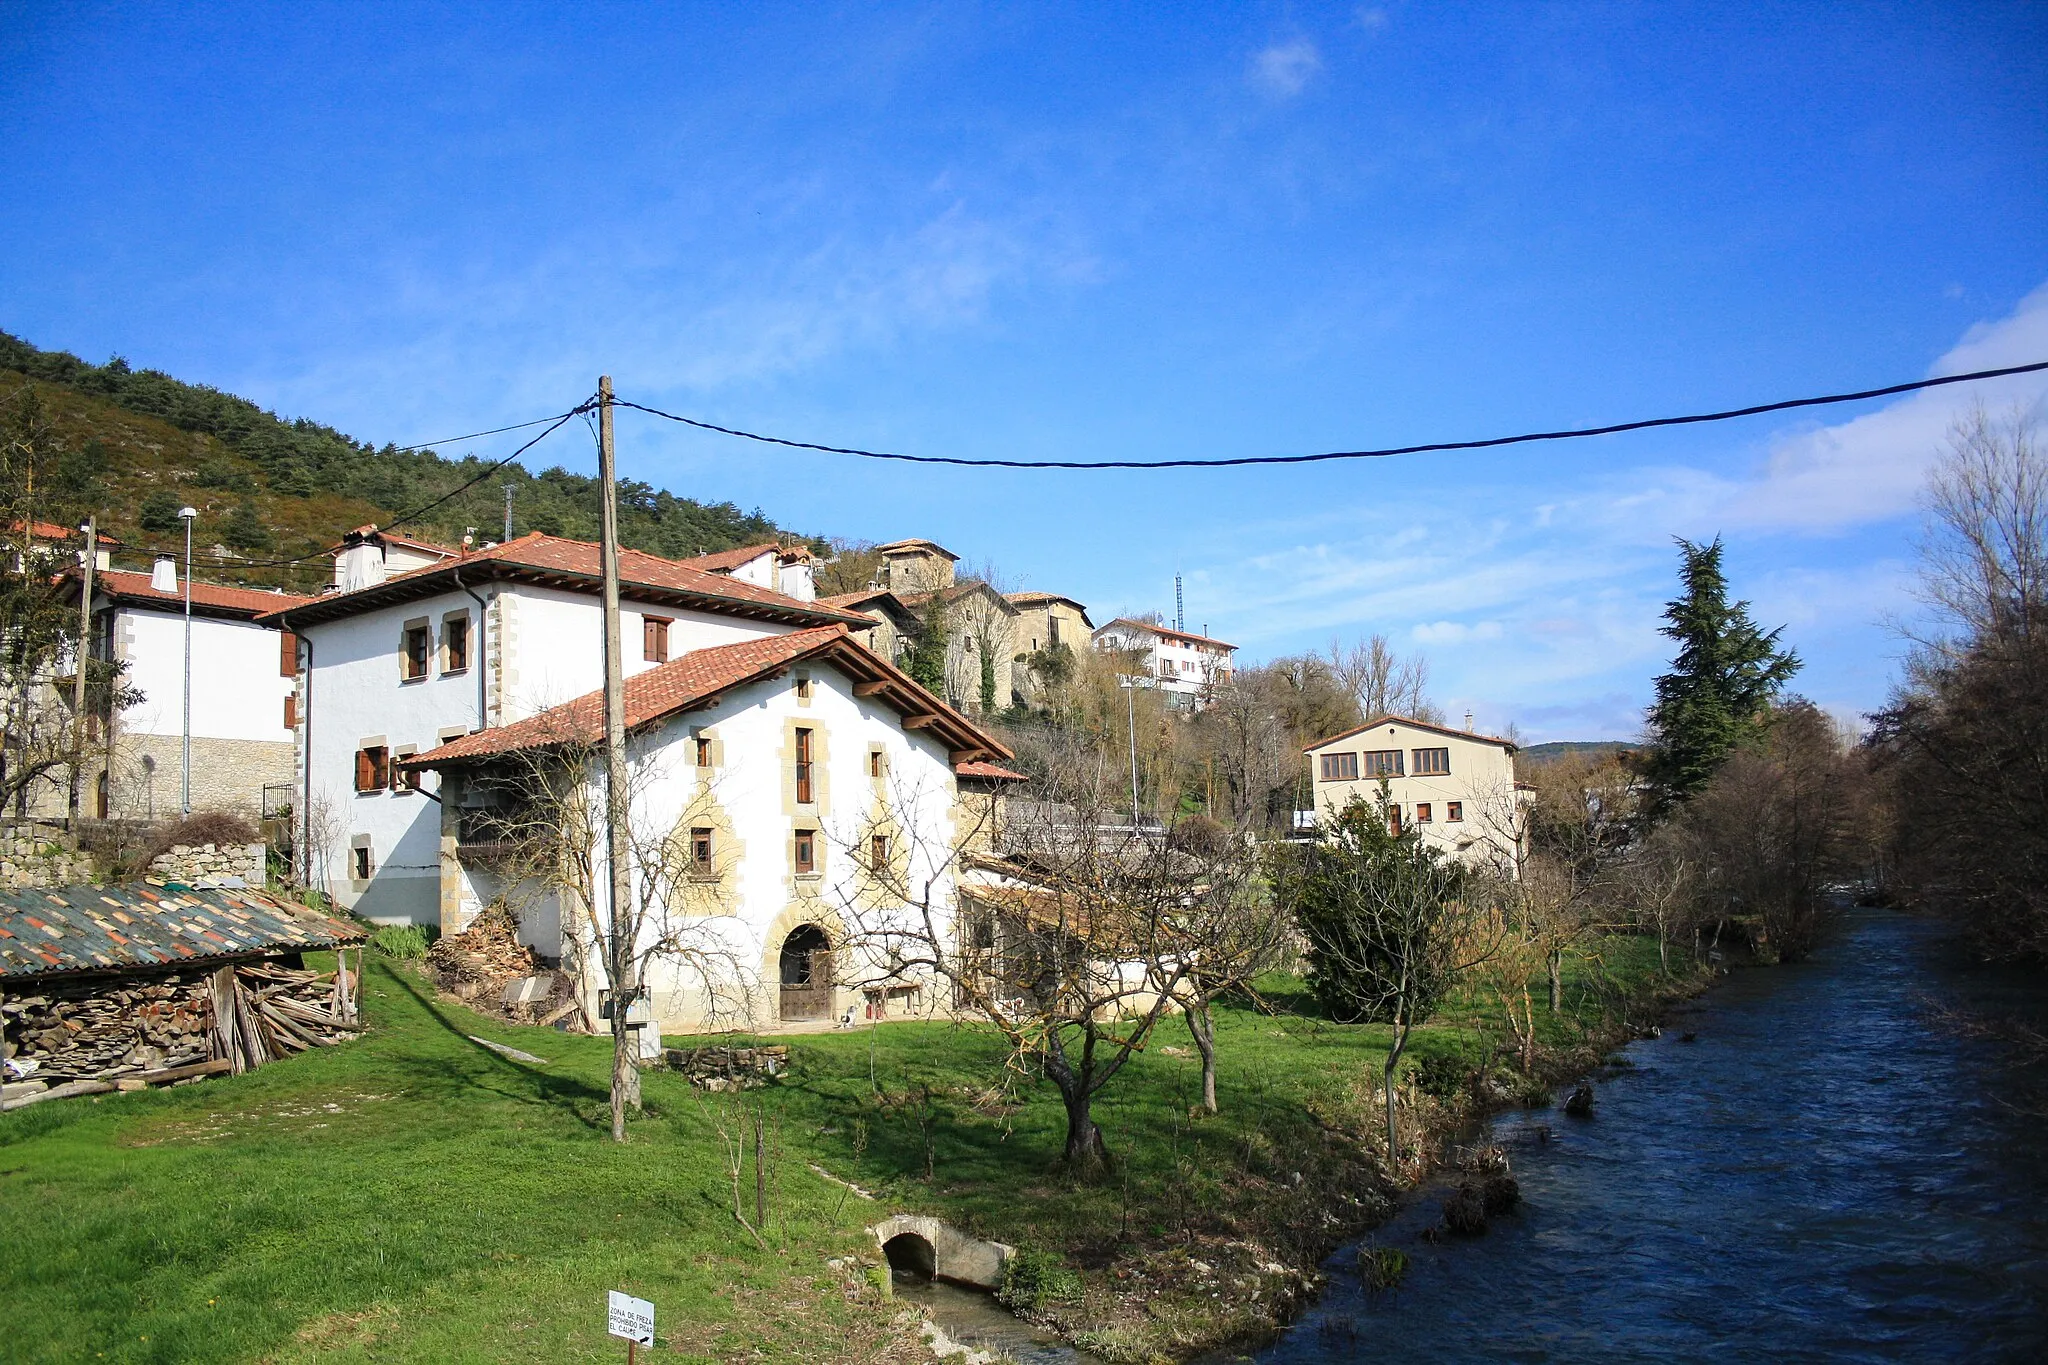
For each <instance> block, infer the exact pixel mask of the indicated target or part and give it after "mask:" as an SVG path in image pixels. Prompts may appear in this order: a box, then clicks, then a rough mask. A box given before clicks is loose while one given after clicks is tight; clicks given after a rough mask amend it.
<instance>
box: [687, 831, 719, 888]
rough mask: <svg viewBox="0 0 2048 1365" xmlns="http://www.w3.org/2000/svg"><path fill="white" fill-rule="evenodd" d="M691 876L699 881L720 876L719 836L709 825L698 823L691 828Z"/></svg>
mask: <svg viewBox="0 0 2048 1365" xmlns="http://www.w3.org/2000/svg"><path fill="white" fill-rule="evenodd" d="M690 876H691V877H693V878H695V879H696V880H698V881H714V880H716V879H717V877H718V836H717V833H716V832H715V831H714V830H713V829H712V828H711V827H710V826H709V825H697V826H694V827H692V828H691V830H690Z"/></svg>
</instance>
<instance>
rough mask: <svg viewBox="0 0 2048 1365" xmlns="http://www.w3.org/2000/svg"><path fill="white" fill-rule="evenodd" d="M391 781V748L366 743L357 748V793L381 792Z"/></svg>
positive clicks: (364, 794) (370, 793)
mask: <svg viewBox="0 0 2048 1365" xmlns="http://www.w3.org/2000/svg"><path fill="white" fill-rule="evenodd" d="M390 782H391V748H390V746H389V745H385V744H365V745H362V746H361V747H360V748H358V749H357V750H356V795H358V796H370V795H373V794H375V793H377V792H381V791H383V790H384V789H385V787H386V786H388V785H389V784H390Z"/></svg>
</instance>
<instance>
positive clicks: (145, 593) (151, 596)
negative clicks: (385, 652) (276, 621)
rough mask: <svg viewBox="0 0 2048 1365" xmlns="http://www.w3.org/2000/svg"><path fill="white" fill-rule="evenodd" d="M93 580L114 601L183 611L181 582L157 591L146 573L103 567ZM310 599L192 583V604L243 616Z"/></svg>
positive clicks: (183, 599)
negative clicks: (177, 585) (171, 590)
mask: <svg viewBox="0 0 2048 1365" xmlns="http://www.w3.org/2000/svg"><path fill="white" fill-rule="evenodd" d="M93 582H94V584H95V585H97V586H98V587H99V588H100V589H101V590H102V591H103V592H105V593H106V594H107V596H109V597H111V598H113V599H115V600H116V601H128V602H148V603H151V604H153V605H161V606H165V607H175V608H177V609H179V610H183V609H184V606H185V589H184V586H183V585H182V584H180V585H179V588H178V590H177V591H176V592H160V591H158V590H157V589H155V588H153V587H151V586H150V583H149V575H148V574H146V573H130V572H128V571H127V570H125V569H105V570H102V571H101V572H99V573H97V574H95V575H94V576H93ZM312 600H313V599H312V598H310V597H295V596H293V595H292V594H291V593H288V592H271V591H270V590H269V589H267V588H228V587H222V586H220V585H218V584H214V583H198V582H195V583H193V585H192V605H193V606H195V607H211V608H213V609H215V610H218V611H231V612H237V613H240V614H241V615H244V616H261V615H263V614H264V613H266V612H273V611H284V610H286V609H288V608H290V607H298V606H304V605H305V604H306V603H308V602H310V601H312Z"/></svg>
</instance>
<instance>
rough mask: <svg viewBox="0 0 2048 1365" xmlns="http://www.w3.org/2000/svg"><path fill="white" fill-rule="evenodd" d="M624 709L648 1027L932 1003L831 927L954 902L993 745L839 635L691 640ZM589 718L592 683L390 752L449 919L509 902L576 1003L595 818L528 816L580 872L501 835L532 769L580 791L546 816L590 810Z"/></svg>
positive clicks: (629, 687) (595, 788)
mask: <svg viewBox="0 0 2048 1365" xmlns="http://www.w3.org/2000/svg"><path fill="white" fill-rule="evenodd" d="M625 703H626V722H627V727H628V731H629V735H630V739H629V745H628V770H629V778H628V781H629V788H628V804H629V805H630V809H631V820H630V824H631V827H632V829H633V832H634V835H633V837H634V856H633V865H632V869H631V873H630V876H631V878H632V880H633V883H634V893H633V894H634V901H633V902H632V904H633V905H634V906H635V907H636V909H637V911H638V913H639V914H640V915H641V916H642V919H643V922H642V924H641V941H642V943H643V945H644V947H645V951H646V952H647V954H648V956H647V964H646V974H645V982H646V985H647V987H648V993H649V996H650V1003H651V1006H652V1013H653V1016H654V1020H655V1022H656V1024H657V1025H658V1026H659V1027H660V1028H661V1029H663V1030H667V1031H675V1030H697V1029H702V1028H705V1027H711V1026H724V1027H730V1026H734V1025H744V1026H746V1027H749V1028H761V1027H771V1026H774V1025H777V1024H788V1023H800V1022H805V1021H811V1020H821V1019H830V1018H838V1017H843V1016H844V1015H845V1014H846V1013H847V1012H848V1011H853V1012H855V1013H856V1014H857V1015H858V1016H859V1017H862V1018H875V1017H888V1016H900V1015H911V1014H929V1013H932V1012H934V1011H935V1010H937V1009H940V1008H942V1007H943V1005H944V1002H941V1001H939V1000H936V999H934V998H933V996H932V994H931V989H932V983H931V982H930V981H929V980H926V979H922V978H919V977H916V976H892V975H890V974H888V973H887V972H886V971H884V970H883V969H882V968H881V967H880V966H879V965H878V964H877V963H875V962H873V961H869V960H866V959H865V958H864V957H863V949H862V947H861V940H860V937H859V935H857V934H855V933H853V932H851V930H850V927H849V918H851V919H853V920H854V921H855V922H859V923H869V924H871V923H872V917H873V916H874V915H875V914H877V913H881V914H884V915H886V914H887V913H889V906H888V904H886V902H890V901H892V900H893V901H894V903H896V904H899V905H900V904H901V903H902V902H903V900H904V899H905V898H906V897H913V896H914V897H917V898H919V899H921V900H922V899H928V900H929V901H930V903H932V904H934V905H947V906H950V905H951V904H952V903H953V898H954V895H955V877H956V871H957V867H958V858H957V857H956V852H957V851H958V850H959V849H960V848H961V847H962V846H966V847H970V848H971V847H974V846H977V845H978V844H982V843H985V842H986V840H988V839H989V838H990V837H992V834H993V828H992V826H993V824H994V822H995V820H996V819H997V818H998V817H999V806H998V803H997V801H996V798H995V793H997V792H998V791H999V790H1000V788H1001V787H1002V786H1003V785H1004V784H1006V783H1008V782H1010V781H1014V780H1018V778H1017V775H1016V774H1014V773H1011V772H1009V771H1008V770H1006V769H1003V768H1002V767H1000V765H999V760H1001V759H1002V758H1005V757H1007V756H1008V753H1007V751H1006V750H1004V749H1003V748H1002V747H1001V746H1000V745H999V744H998V743H997V742H996V741H995V740H993V739H992V738H990V737H989V736H988V735H986V734H984V733H983V732H981V731H980V730H978V729H977V728H976V727H975V726H974V725H973V724H972V723H971V722H969V721H968V720H967V719H966V718H965V717H963V716H961V715H960V714H959V713H957V712H955V711H953V710H952V709H951V708H949V707H946V706H945V705H944V704H943V703H942V702H940V701H939V699H938V698H936V697H934V696H933V695H932V694H931V693H929V692H927V691H926V690H925V689H923V688H922V687H919V686H918V685H917V684H916V683H915V682H913V681H912V680H911V679H910V678H909V677H908V676H907V675H906V674H904V673H903V672H902V671H901V670H899V669H897V668H896V667H895V666H894V665H892V664H890V663H889V662H888V661H886V660H884V659H882V658H880V657H878V656H877V655H875V654H874V653H873V652H872V651H870V650H868V649H867V648H865V647H864V646H861V645H859V644H857V643H855V642H854V641H853V639H852V638H851V636H850V634H849V633H848V631H847V630H846V628H845V627H844V626H842V625H832V626H824V627H814V628H809V629H804V630H798V631H794V632H790V633H787V634H782V635H776V636H768V637H762V638H757V639H753V640H748V641H743V642H738V643H732V644H724V645H714V646H710V647H706V648H703V649H699V650H696V651H693V652H691V653H689V654H686V655H684V656H682V657H680V658H678V659H676V660H674V661H671V662H670V663H668V664H666V665H662V666H659V667H656V668H653V669H648V670H645V671H643V672H640V673H638V674H636V675H635V676H633V677H632V678H629V679H628V680H627V682H626V687H625ZM601 726H602V698H601V696H600V695H599V694H598V693H594V692H593V693H591V694H589V695H586V696H583V697H579V698H577V699H575V700H573V701H571V702H569V703H567V704H566V705H563V706H560V707H556V708H552V709H550V710H548V711H545V712H541V713H538V714H536V715H533V716H530V717H528V718H526V719H524V720H522V721H519V722H515V723H513V724H511V725H509V726H505V727H501V728H497V729H491V730H485V731H482V732H480V733H477V734H473V735H468V736H465V737H461V738H457V739H454V740H451V741H450V742H448V743H446V744H444V745H441V746H438V747H436V748H435V749H433V750H431V751H429V752H427V753H425V754H422V755H419V756H417V757H415V758H413V759H410V760H408V761H406V762H405V764H404V766H405V767H406V768H408V769H409V770H412V771H416V772H420V773H425V774H432V775H434V776H433V777H430V778H428V779H427V780H428V781H431V782H435V783H436V787H437V794H438V795H439V797H440V801H439V810H440V818H441V843H440V847H441V858H440V865H439V875H440V890H441V896H442V901H443V904H444V906H446V907H448V911H447V913H448V914H449V915H450V916H451V917H456V918H459V917H460V916H462V915H467V914H472V913H474V911H475V909H476V908H478V907H480V906H482V905H484V904H488V903H490V902H491V901H493V900H502V901H504V902H505V903H507V904H509V905H512V906H513V907H514V908H515V909H516V910H517V911H518V913H519V916H520V919H521V922H522V926H523V934H524V935H525V936H526V937H527V938H528V941H529V942H531V943H532V944H533V946H534V947H535V948H536V950H537V951H539V952H541V953H542V954H544V955H546V956H548V957H551V958H557V959H559V960H560V961H561V963H562V967H563V970H564V971H566V972H569V973H570V974H571V976H572V978H573V980H574V981H575V982H576V984H577V988H578V990H579V992H581V993H582V995H583V996H584V998H585V999H586V1000H593V1001H594V1000H595V999H596V998H597V995H598V993H599V992H600V991H601V990H603V989H604V986H605V980H604V977H603V974H602V971H601V970H600V962H599V959H598V956H597V953H596V945H597V943H598V942H599V937H598V935H599V933H600V930H601V928H602V927H603V920H604V914H605V911H604V909H603V906H604V903H605V900H606V896H607V894H608V892H607V891H606V890H601V889H599V888H608V887H609V884H610V882H609V871H608V865H607V862H606V856H607V855H606V849H605V846H604V841H603V837H602V831H601V828H600V826H599V822H598V821H596V820H595V819H590V818H582V819H578V818H575V817H571V818H569V819H567V820H557V819H555V818H553V817H543V818H542V819H541V820H540V822H539V823H540V824H544V825H546V826H547V827H549V828H550V829H553V828H556V827H560V828H561V829H562V831H563V835H562V837H563V838H564V839H565V840H567V841H569V842H571V843H572V844H574V845H575V849H574V850H573V856H572V857H571V858H570V860H569V861H570V863H571V864H572V865H574V866H578V867H587V868H588V869H590V874H589V878H588V880H587V882H582V883H576V882H574V879H568V880H567V881H565V880H564V879H561V878H557V879H554V880H553V881H551V882H550V881H544V880H541V879H536V878H535V877H533V876H532V875H531V869H532V867H533V863H532V862H530V861H524V862H523V861H521V860H520V859H519V858H518V857H517V856H514V852H513V851H512V850H511V849H510V848H509V845H510V844H516V843H517V842H518V836H517V834H516V832H517V831H519V830H522V829H529V828H533V827H535V826H534V823H533V817H532V815H531V813H530V812H529V813H528V814H527V815H525V816H522V815H521V813H520V811H519V807H520V806H521V805H522V803H523V802H525V801H526V800H527V799H528V794H530V793H531V792H533V791H534V790H536V786H535V777H536V775H537V774H538V773H540V772H542V771H544V770H545V765H546V764H547V763H548V762H550V761H560V762H562V763H564V764H565V765H568V766H567V768H566V769H565V771H568V772H569V773H570V774H571V776H572V786H573V788H574V790H575V791H577V792H578V793H579V795H578V796H576V797H575V798H574V799H573V800H571V801H570V802H569V803H568V805H567V807H565V808H566V809H574V810H578V811H583V812H591V811H596V810H599V809H601V808H602V786H601V778H600V777H599V776H598V775H597V773H596V772H595V768H596V767H597V765H596V764H595V763H594V762H593V761H592V760H593V759H594V757H595V750H594V749H593V748H592V747H591V746H592V745H593V744H594V743H595V741H596V738H597V736H598V734H599V733H600V731H601ZM550 799H551V800H558V799H559V798H552V797H551V798H550ZM550 809H553V807H550ZM508 831H512V832H514V834H513V837H512V838H510V839H508V837H507V834H508ZM593 900H594V901H596V902H597V903H598V905H597V907H596V909H595V910H593V907H592V905H591V902H592V901H593ZM587 1012H588V1013H590V1015H591V1017H593V1018H594V1017H595V1011H587Z"/></svg>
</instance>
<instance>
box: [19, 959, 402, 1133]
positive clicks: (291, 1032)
mask: <svg viewBox="0 0 2048 1365" xmlns="http://www.w3.org/2000/svg"><path fill="white" fill-rule="evenodd" d="M355 993H356V980H355V973H354V972H339V973H337V972H313V971H302V970H298V969H295V968H290V967H283V966H279V965H276V964H273V963H265V962H258V963H250V964H245V965H243V966H239V967H237V966H223V967H221V968H219V969H217V970H216V971H213V972H211V973H207V974H204V975H195V974H193V973H190V972H184V973H177V974H173V975H169V976H163V977H157V978H155V979H153V980H149V981H136V980H133V979H130V980H127V981H114V982H109V981H108V980H106V979H105V978H101V979H98V980H89V981H83V982H69V983H64V984H62V985H55V984H52V985H45V986H43V987H42V988H41V989H39V990H38V991H37V992H36V993H35V994H33V995H21V996H12V995H10V996H8V997H6V998H5V999H0V1032H4V1037H5V1040H6V1049H5V1050H6V1051H7V1053H8V1054H9V1056H10V1058H11V1061H12V1066H11V1067H10V1079H12V1078H13V1077H20V1078H21V1079H20V1080H19V1082H18V1083H17V1084H16V1085H11V1086H9V1087H8V1088H9V1091H10V1092H11V1093H10V1094H9V1096H8V1098H9V1100H10V1102H20V1101H21V1100H23V1099H27V1098H29V1097H30V1096H31V1095H35V1096H39V1097H43V1098H57V1097H58V1092H63V1093H71V1094H85V1093H93V1092H96V1091H104V1090H112V1089H117V1088H119V1089H133V1088H139V1087H141V1086H145V1085H155V1084H164V1083H172V1082H178V1081H183V1080H189V1079H192V1078H194V1077H197V1076H201V1075H212V1074H216V1073H219V1072H225V1071H233V1072H237V1073H239V1072H242V1071H246V1070H248V1069H249V1068H250V1067H253V1066H261V1065H262V1064H263V1063H264V1062H267V1061H270V1060H271V1059H273V1058H276V1057H282V1056H285V1055H287V1054H289V1053H293V1052H303V1051H305V1050H306V1049H307V1048H309V1047H325V1046H327V1045H329V1044H331V1043H338V1042H341V1041H342V1040H344V1039H346V1038H350V1037H353V1036H354V1035H355V1034H356V1033H357V1032H359V1031H360V1030H361V1028H362V1025H361V1024H360V1023H359V1022H358V1020H359V1018H360V1015H359V1013H358V1009H357V1002H356V994H355Z"/></svg>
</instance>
